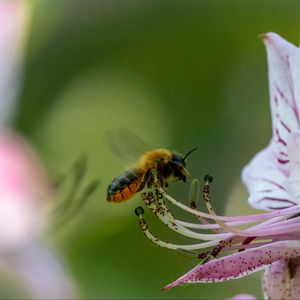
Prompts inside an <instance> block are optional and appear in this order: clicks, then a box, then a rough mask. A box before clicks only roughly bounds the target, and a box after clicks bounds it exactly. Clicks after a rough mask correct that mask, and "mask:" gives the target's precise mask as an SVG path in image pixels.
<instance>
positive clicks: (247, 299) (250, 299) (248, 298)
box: [231, 294, 256, 300]
mask: <svg viewBox="0 0 300 300" xmlns="http://www.w3.org/2000/svg"><path fill="white" fill-rule="evenodd" d="M231 300H256V298H255V297H254V296H252V295H248V294H239V295H236V296H234V297H233V298H231Z"/></svg>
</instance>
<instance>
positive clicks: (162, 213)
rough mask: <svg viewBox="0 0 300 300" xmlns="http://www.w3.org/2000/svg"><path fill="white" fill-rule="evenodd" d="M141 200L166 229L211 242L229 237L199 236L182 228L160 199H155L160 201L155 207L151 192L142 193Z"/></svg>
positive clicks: (223, 234) (227, 235) (224, 235)
mask: <svg viewBox="0 0 300 300" xmlns="http://www.w3.org/2000/svg"><path fill="white" fill-rule="evenodd" d="M142 199H143V201H144V203H145V205H146V206H147V207H149V208H150V210H151V211H152V212H153V213H154V214H155V215H156V216H157V217H158V218H159V219H160V221H161V222H162V223H163V224H164V225H166V226H167V227H168V228H170V229H172V230H174V231H176V232H178V233H180V234H182V235H184V236H187V237H190V238H194V239H199V240H205V241H212V240H221V239H225V238H228V237H229V236H230V234H229V233H222V234H221V233H220V234H201V233H197V232H194V231H192V230H189V229H187V228H185V227H184V226H182V225H180V224H178V222H177V221H176V219H175V218H174V217H173V215H172V214H171V213H170V211H169V210H168V209H167V207H166V206H164V204H163V201H162V199H160V198H159V199H157V201H160V205H161V206H160V207H158V206H157V205H156V201H155V197H154V194H153V193H152V192H148V193H143V194H142Z"/></svg>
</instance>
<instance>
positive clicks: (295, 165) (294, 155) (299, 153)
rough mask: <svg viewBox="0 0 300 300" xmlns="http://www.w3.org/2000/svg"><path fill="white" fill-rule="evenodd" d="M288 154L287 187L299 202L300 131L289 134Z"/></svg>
mask: <svg viewBox="0 0 300 300" xmlns="http://www.w3.org/2000/svg"><path fill="white" fill-rule="evenodd" d="M288 155H289V159H290V168H289V169H290V170H289V178H288V184H287V189H288V192H289V193H290V195H291V196H292V197H293V198H294V199H295V200H296V201H298V203H300V131H297V132H294V133H292V134H291V135H290V136H289V138H288Z"/></svg>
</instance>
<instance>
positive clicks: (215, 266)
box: [164, 241, 300, 290]
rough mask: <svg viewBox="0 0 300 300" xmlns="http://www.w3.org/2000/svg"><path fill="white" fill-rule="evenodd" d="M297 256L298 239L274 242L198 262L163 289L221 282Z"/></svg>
mask: <svg viewBox="0 0 300 300" xmlns="http://www.w3.org/2000/svg"><path fill="white" fill-rule="evenodd" d="M298 256H300V241H285V242H276V243H273V244H270V245H267V246H262V247H257V248H253V249H249V250H245V251H242V252H238V253H235V254H232V255H228V256H225V257H221V258H218V259H215V260H212V261H209V262H207V263H205V264H202V265H201V264H200V265H198V266H197V267H195V268H194V269H192V270H191V271H189V272H188V273H186V274H185V275H183V276H182V277H180V278H179V279H177V280H175V281H174V282H173V283H171V284H169V285H167V286H166V287H164V290H169V289H171V288H174V287H176V286H177V285H181V284H185V283H197V282H201V283H207V282H222V281H227V280H230V279H237V278H240V277H243V276H246V275H249V274H251V273H254V272H257V271H259V270H261V269H264V268H266V267H267V266H268V265H270V264H271V263H273V262H276V261H278V260H289V259H291V258H296V257H298Z"/></svg>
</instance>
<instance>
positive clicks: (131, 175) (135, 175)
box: [107, 168, 145, 202]
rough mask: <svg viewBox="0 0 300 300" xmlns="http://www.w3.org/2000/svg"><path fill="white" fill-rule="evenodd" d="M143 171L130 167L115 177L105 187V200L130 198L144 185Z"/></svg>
mask: <svg viewBox="0 0 300 300" xmlns="http://www.w3.org/2000/svg"><path fill="white" fill-rule="evenodd" d="M143 176H144V171H143V170H141V169H137V168H135V169H131V170H128V171H125V172H124V173H123V174H121V175H120V176H118V177H116V178H115V179H114V180H113V181H112V183H111V184H110V185H109V187H108V188H107V201H110V202H122V201H125V200H127V199H129V198H131V197H132V196H133V195H134V194H135V193H136V192H138V191H140V190H141V189H143V187H144V185H145V184H144V182H142V179H143Z"/></svg>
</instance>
